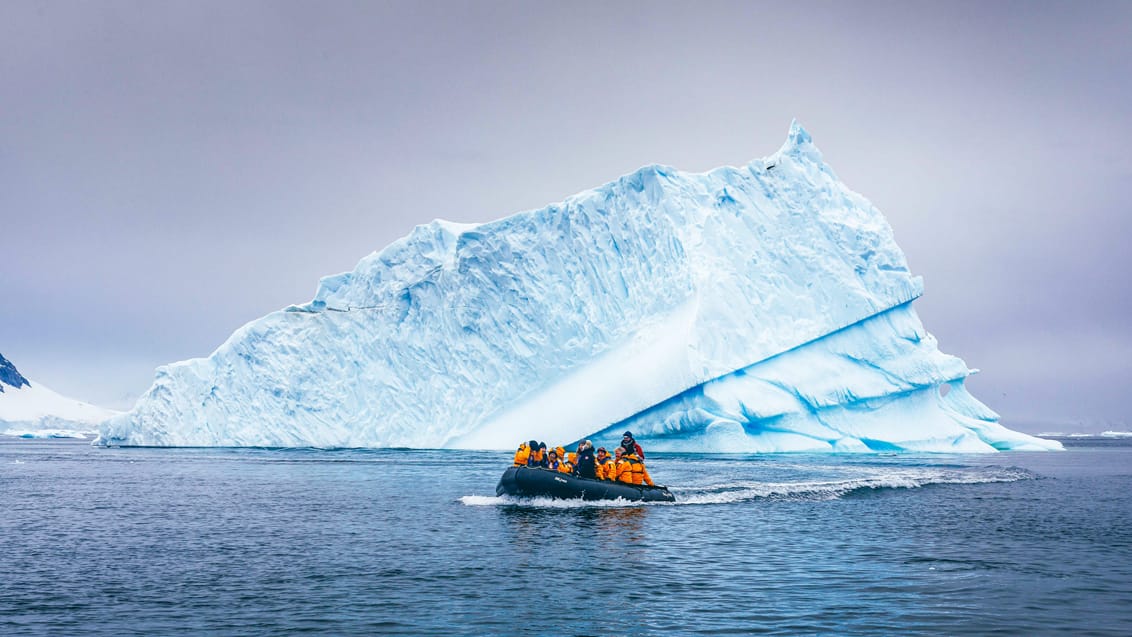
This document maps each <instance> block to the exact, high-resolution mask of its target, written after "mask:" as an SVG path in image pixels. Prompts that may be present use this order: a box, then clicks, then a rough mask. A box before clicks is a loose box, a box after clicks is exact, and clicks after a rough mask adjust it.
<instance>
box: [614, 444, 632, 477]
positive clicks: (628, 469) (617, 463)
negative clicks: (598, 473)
mask: <svg viewBox="0 0 1132 637" xmlns="http://www.w3.org/2000/svg"><path fill="white" fill-rule="evenodd" d="M609 479H610V480H613V481H615V482H627V483H629V484H633V465H632V463H630V462H629V460H628V459H626V458H625V448H624V447H618V448H617V450H616V451H614V456H613V469H612V477H610V478H609Z"/></svg>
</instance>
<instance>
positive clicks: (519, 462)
mask: <svg viewBox="0 0 1132 637" xmlns="http://www.w3.org/2000/svg"><path fill="white" fill-rule="evenodd" d="M531 442H532V443H533V442H534V440H532V441H531ZM530 457H531V447H530V445H528V444H527V443H525V442H520V443H519V450H518V451H516V452H515V466H516V467H525V466H527V461H528V460H529V459H530Z"/></svg>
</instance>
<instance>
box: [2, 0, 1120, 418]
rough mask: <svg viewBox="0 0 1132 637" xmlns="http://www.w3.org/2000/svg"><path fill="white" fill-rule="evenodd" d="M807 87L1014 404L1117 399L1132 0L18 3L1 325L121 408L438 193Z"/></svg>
mask: <svg viewBox="0 0 1132 637" xmlns="http://www.w3.org/2000/svg"><path fill="white" fill-rule="evenodd" d="M793 118H797V119H798V120H799V121H800V122H801V123H802V124H803V125H804V126H805V127H806V128H807V130H809V131H810V133H811V134H812V135H813V137H814V140H815V142H816V144H817V145H818V146H819V147H820V148H821V149H822V151H823V153H824V154H825V157H826V160H827V161H828V162H829V163H830V164H831V165H832V166H833V168H834V170H835V171H836V172H837V173H838V176H840V177H841V179H842V180H844V181H845V182H846V183H847V184H848V185H849V187H850V188H852V189H854V190H856V191H858V192H860V193H862V194H863V195H865V196H866V197H868V198H869V199H870V200H872V202H873V203H874V204H876V205H877V206H878V207H879V208H880V210H881V211H882V212H883V213H884V214H885V215H886V217H887V218H888V220H889V222H890V223H891V224H892V227H893V229H894V230H895V233H896V239H897V242H898V243H899V244H900V246H901V247H902V248H903V249H904V251H905V253H906V254H907V257H908V261H909V263H910V265H911V267H912V270H913V271H914V272H915V273H917V274H921V275H923V276H924V279H925V288H926V291H925V295H924V296H923V298H922V299H920V300H919V301H917V303H916V305H915V307H916V308H917V310H918V311H919V314H920V317H921V318H922V319H923V321H924V324H925V326H926V327H927V328H928V330H929V331H931V332H932V333H933V334H935V335H936V336H937V337H938V339H939V342H940V348H941V349H942V350H943V351H945V352H947V353H950V354H955V355H957V356H960V357H962V358H963V359H964V360H965V361H966V362H967V364H968V365H969V366H971V367H977V368H980V369H982V370H983V371H982V373H981V374H979V375H977V376H976V377H975V378H972V379H971V380H970V381H969V386H970V387H971V389H972V392H973V393H974V394H975V395H976V396H977V397H978V398H980V399H981V400H983V401H984V402H986V403H987V404H988V405H989V406H991V407H992V408H994V409H996V410H997V411H999V412H1000V413H1001V414H1002V415H1003V418H1004V423H1005V424H1007V425H1009V426H1011V427H1014V428H1017V429H1021V430H1024V431H1049V430H1061V431H1069V430H1087V431H1100V430H1103V429H1111V428H1127V426H1128V425H1127V423H1128V417H1127V415H1126V413H1127V411H1128V410H1127V404H1128V395H1129V391H1130V389H1132V317H1130V312H1132V284H1130V282H1129V278H1128V272H1129V263H1130V261H1132V245H1130V243H1132V222H1130V214H1129V213H1130V210H1129V202H1130V200H1132V159H1130V157H1129V152H1128V151H1129V149H1128V144H1129V141H1132V2H1112V3H1109V2H1088V3H1076V2H1066V3H1044V2H984V1H979V2H946V3H944V2H930V3H929V2H922V3H921V2H903V1H902V2H828V3H826V2H801V3H794V2H781V1H778V2H766V3H763V2H735V3H730V2H621V3H617V2H593V3H588V2H515V3H511V2H357V3H352V2H345V1H335V2H313V1H311V2H281V1H272V2H252V1H241V2H228V1H224V2H200V1H193V2H161V1H158V2H151V1H139V2H65V1H59V2H38V1H36V2H25V1H22V0H5V1H4V2H2V3H0V258H2V259H3V261H2V263H3V265H2V267H0V353H3V354H4V355H5V356H7V357H8V358H9V359H11V360H12V361H13V362H14V363H15V364H16V366H17V367H18V368H19V369H20V371H21V372H23V373H24V375H26V376H28V377H30V378H32V379H34V380H38V381H40V382H42V383H44V384H46V385H48V386H50V387H52V388H53V389H55V390H57V391H60V392H61V393H64V394H67V395H71V396H74V397H77V398H80V399H83V400H88V401H91V402H95V403H97V404H101V405H106V406H111V407H118V408H125V407H128V406H129V405H131V404H132V401H133V399H134V398H136V397H137V396H138V395H140V394H141V393H142V392H144V391H145V390H146V389H147V388H148V387H149V385H150V383H151V381H152V379H153V371H154V368H155V367H157V366H158V365H162V364H165V363H169V362H172V361H177V360H182V359H185V358H191V357H196V356H206V355H208V354H209V353H210V352H211V351H212V350H213V349H215V348H216V347H217V346H218V345H220V344H221V343H222V342H223V341H224V340H225V339H226V338H227V337H228V336H229V335H230V334H231V333H232V332H233V331H234V330H235V329H236V328H238V327H239V326H240V325H242V324H244V323H246V322H247V321H250V320H253V319H255V318H257V317H259V316H262V315H264V314H267V313H268V312H271V311H273V310H276V309H279V308H281V307H284V306H286V305H288V304H291V303H301V302H305V301H308V300H309V299H310V298H311V297H312V295H313V294H314V291H315V287H316V285H317V282H318V279H319V277H321V276H323V275H327V274H333V273H337V272H341V271H345V270H350V269H352V268H353V266H354V264H355V263H356V262H357V261H358V260H359V259H360V258H361V257H363V256H365V255H366V254H368V253H370V252H372V251H374V250H378V249H380V248H382V247H384V246H385V245H387V244H388V243H390V242H391V241H393V240H395V239H397V238H399V237H401V236H404V235H405V234H407V233H408V232H409V230H410V229H411V228H412V227H413V226H414V225H416V224H419V223H426V222H428V221H430V220H432V219H434V218H438V217H439V218H444V219H450V220H454V221H463V222H476V221H486V220H490V219H496V218H499V217H502V216H506V215H508V214H511V213H514V212H518V211H522V210H528V209H532V208H538V207H542V206H544V205H546V204H549V203H552V202H557V201H561V200H562V199H564V198H566V197H567V196H569V195H571V194H574V193H576V192H578V191H581V190H585V189H588V188H592V187H595V186H598V185H600V184H602V183H605V182H607V181H610V180H613V179H615V178H617V177H618V176H620V175H622V174H625V173H628V172H631V171H633V170H635V169H636V168H638V167H640V166H642V165H645V164H651V163H661V164H667V165H670V166H674V167H676V168H679V169H682V170H689V171H696V172H699V171H704V170H708V169H711V168H714V167H716V166H720V165H724V164H731V165H740V164H744V163H746V162H748V161H750V160H752V159H754V158H757V157H762V156H765V155H768V154H770V153H772V152H774V151H775V150H777V149H778V147H779V146H780V145H781V144H782V142H783V141H784V139H785V136H786V132H787V129H788V127H789V124H790V121H791V119H793Z"/></svg>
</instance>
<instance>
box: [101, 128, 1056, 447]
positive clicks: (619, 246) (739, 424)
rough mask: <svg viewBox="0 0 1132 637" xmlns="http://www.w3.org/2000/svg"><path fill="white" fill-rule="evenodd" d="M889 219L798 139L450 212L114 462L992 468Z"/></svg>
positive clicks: (234, 354) (140, 431) (163, 403)
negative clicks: (391, 453) (627, 441)
mask: <svg viewBox="0 0 1132 637" xmlns="http://www.w3.org/2000/svg"><path fill="white" fill-rule="evenodd" d="M922 291H923V285H922V280H921V279H920V278H919V277H916V276H913V275H912V274H911V273H910V272H909V270H908V266H907V263H906V261H905V258H904V254H903V252H902V251H901V250H900V248H899V247H898V246H897V245H896V243H895V241H894V239H893V235H892V230H891V228H890V227H889V225H888V223H887V222H886V220H885V219H884V217H883V215H881V213H880V212H879V211H878V210H877V209H876V208H875V207H874V206H873V205H872V204H870V203H869V202H868V200H866V199H865V198H864V197H862V196H861V195H859V194H857V193H855V192H853V191H851V190H849V189H848V188H847V187H846V186H845V185H844V184H843V183H842V182H841V181H840V180H838V178H837V177H836V175H835V174H834V172H833V171H832V169H831V168H830V167H829V166H828V165H827V164H826V163H825V162H824V161H823V159H822V156H821V153H820V152H819V151H818V149H817V147H816V146H815V145H814V143H813V141H812V139H811V137H810V135H809V134H808V133H807V132H806V131H805V130H804V129H803V128H802V127H801V126H799V125H798V124H797V123H796V122H795V123H794V124H792V125H791V128H790V132H789V135H788V138H787V141H786V143H785V144H784V145H783V146H782V148H781V149H780V150H779V151H778V152H776V153H774V154H773V155H771V156H769V157H766V158H764V159H759V160H755V161H753V162H751V163H750V164H748V165H746V166H743V167H730V166H728V167H722V168H717V169H715V170H711V171H709V172H706V173H701V174H692V173H686V172H682V171H679V170H675V169H673V168H669V167H665V166H659V165H653V166H646V167H644V168H641V169H640V170H638V171H636V172H634V173H632V174H629V175H626V176H624V177H621V178H620V179H618V180H616V181H613V182H611V183H608V184H605V185H603V186H601V187H598V188H595V189H592V190H589V191H585V192H582V193H579V194H577V195H574V196H573V197H570V198H568V199H566V200H565V201H564V202H561V203H557V204H553V205H549V206H547V207H545V208H541V209H538V210H531V211H526V212H521V213H518V214H514V215H511V216H508V217H505V218H502V219H499V220H496V221H492V222H488V223H483V224H456V223H451V222H447V221H441V220H436V221H433V222H432V223H429V224H425V225H421V226H418V227H416V228H415V229H414V230H413V231H412V233H410V234H409V236H407V237H405V238H403V239H400V240H398V241H396V242H394V243H392V244H391V245H389V246H387V247H386V248H384V249H383V250H381V251H379V252H375V253H372V254H370V255H368V256H366V257H364V258H363V259H362V260H361V261H360V262H359V263H358V265H357V266H356V267H355V268H354V270H353V271H351V272H346V273H342V274H338V275H334V276H329V277H325V278H323V279H322V280H321V281H320V283H319V286H318V289H317V291H316V293H315V296H314V298H313V300H311V301H310V302H308V303H305V304H302V305H294V306H290V307H288V308H285V309H283V310H280V311H276V312H273V313H271V314H268V315H267V316H265V317H262V318H260V319H258V320H255V321H252V322H250V323H248V324H247V325H245V326H243V327H242V328H240V329H239V330H237V331H236V332H235V333H234V334H232V336H231V337H230V338H229V339H228V340H227V341H226V342H225V343H223V344H222V345H221V346H220V347H218V348H217V349H216V351H214V352H213V353H212V354H211V355H210V356H208V357H207V358H198V359H192V360H188V361H182V362H178V363H174V364H171V365H167V366H164V367H161V368H159V369H158V370H157V376H156V379H155V380H154V383H153V386H152V387H151V388H150V389H149V391H148V392H147V393H146V394H145V395H143V396H142V397H141V399H139V401H138V403H137V405H136V406H135V407H134V409H133V410H131V411H130V412H127V413H125V414H122V415H120V416H118V417H115V418H112V419H110V420H108V421H107V422H105V423H103V425H102V426H101V428H100V435H99V438H98V440H97V441H96V444H101V445H137V446H166V445H169V446H266V447H297V446H301V447H324V448H340V447H410V448H462V449H509V448H513V447H514V446H515V445H516V444H517V443H518V442H519V441H523V440H529V439H531V438H536V439H539V440H548V441H554V442H566V441H575V440H579V439H582V438H593V439H595V440H609V441H613V440H615V439H619V438H620V433H621V431H622V430H623V429H626V428H631V429H632V430H633V431H634V432H635V434H636V436H637V439H638V440H639V441H641V442H642V444H644V445H646V447H647V448H650V449H662V450H671V451H710V452H731V451H767V452H769V451H870V450H913V451H962V452H968V451H994V450H1002V449H1039V448H1040V449H1050V448H1056V447H1057V443H1056V442H1053V441H1046V440H1041V439H1039V438H1035V437H1032V436H1027V435H1025V434H1021V433H1017V432H1013V431H1010V430H1008V429H1006V428H1005V427H1003V426H1002V425H1000V424H998V416H997V415H996V414H995V413H994V412H993V411H991V410H990V409H989V408H987V407H986V406H984V405H982V404H981V403H979V402H978V401H977V400H976V399H975V398H974V397H972V396H971V395H970V394H969V393H968V392H967V391H966V390H965V388H964V380H965V378H966V377H967V376H969V375H970V374H971V373H972V370H970V369H968V368H967V366H966V365H965V364H964V363H963V361H961V360H960V359H958V358H955V357H953V356H949V355H946V354H943V353H942V352H940V351H939V350H938V348H937V346H936V343H935V340H934V339H933V338H932V337H931V335H929V334H928V333H927V332H926V331H925V330H924V328H923V326H922V325H921V323H920V320H919V318H918V317H917V315H916V313H915V311H914V310H913V309H912V307H911V304H912V302H913V301H914V300H915V299H916V298H918V297H919V296H920V295H921V294H922Z"/></svg>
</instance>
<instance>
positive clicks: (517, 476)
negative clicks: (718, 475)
mask: <svg viewBox="0 0 1132 637" xmlns="http://www.w3.org/2000/svg"><path fill="white" fill-rule="evenodd" d="M495 495H515V496H522V497H528V498H532V497H540V496H541V497H547V498H559V499H562V500H571V499H578V498H581V499H582V500H616V499H617V498H621V499H622V500H633V501H644V502H675V501H676V496H674V495H672V494H671V493H669V492H668V488H667V487H650V486H648V485H646V484H626V483H624V482H611V481H609V480H591V479H590V478H578V477H575V476H572V475H569V474H565V473H558V472H557V471H551V470H549V469H539V468H531V467H511V468H509V469H507V470H506V471H504V472H503V477H502V478H500V479H499V486H497V487H495Z"/></svg>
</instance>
